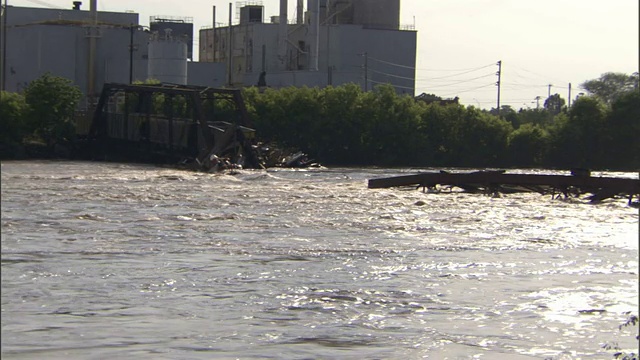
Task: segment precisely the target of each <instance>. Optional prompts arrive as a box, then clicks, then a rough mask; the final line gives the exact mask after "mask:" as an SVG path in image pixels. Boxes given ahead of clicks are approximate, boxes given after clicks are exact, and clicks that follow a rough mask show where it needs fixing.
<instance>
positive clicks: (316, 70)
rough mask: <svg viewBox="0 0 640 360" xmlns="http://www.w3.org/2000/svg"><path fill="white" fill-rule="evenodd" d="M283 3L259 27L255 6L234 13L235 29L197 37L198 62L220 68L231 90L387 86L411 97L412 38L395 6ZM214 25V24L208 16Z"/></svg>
mask: <svg viewBox="0 0 640 360" xmlns="http://www.w3.org/2000/svg"><path fill="white" fill-rule="evenodd" d="M303 3H304V1H303V0H297V11H296V19H295V21H292V22H289V21H287V19H288V17H289V16H288V13H287V8H288V3H287V0H280V14H279V16H272V17H270V20H269V22H265V19H264V17H265V14H264V8H263V6H262V5H259V3H258V4H253V5H245V6H244V7H242V8H240V17H239V23H238V24H237V25H232V26H224V27H218V26H214V27H212V28H209V29H202V30H200V42H199V43H200V53H199V59H200V61H201V62H218V63H225V64H226V65H227V71H228V73H227V76H228V78H227V83H230V84H232V85H233V86H252V85H258V84H260V85H266V86H270V87H275V88H278V87H284V86H292V85H293V86H303V85H306V86H311V87H313V86H319V87H323V86H327V85H340V84H345V83H356V84H361V86H362V88H363V90H370V89H372V87H373V86H375V85H377V84H383V83H385V84H386V83H389V84H392V85H393V86H394V87H395V88H396V90H397V92H398V93H407V94H410V95H413V94H414V91H415V64H416V42H417V33H416V32H415V31H414V29H413V27H411V26H401V25H400V0H307V4H306V8H304V7H303V5H304V4H303ZM213 13H214V21H213V23H214V24H216V19H215V16H216V15H215V14H216V10H215V9H214V12H213Z"/></svg>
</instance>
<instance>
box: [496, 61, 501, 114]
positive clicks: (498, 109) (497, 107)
mask: <svg viewBox="0 0 640 360" xmlns="http://www.w3.org/2000/svg"><path fill="white" fill-rule="evenodd" d="M497 65H498V72H497V73H496V75H498V81H497V82H496V85H497V86H498V104H497V105H496V110H497V111H498V115H500V83H501V80H502V60H499V61H498V64H497Z"/></svg>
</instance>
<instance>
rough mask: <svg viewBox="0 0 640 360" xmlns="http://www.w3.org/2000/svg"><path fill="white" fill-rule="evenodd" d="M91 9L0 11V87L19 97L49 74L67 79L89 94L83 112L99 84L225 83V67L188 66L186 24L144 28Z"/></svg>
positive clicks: (160, 21) (126, 16)
mask: <svg viewBox="0 0 640 360" xmlns="http://www.w3.org/2000/svg"><path fill="white" fill-rule="evenodd" d="M96 3H97V1H96V0H92V1H91V8H90V9H89V10H83V9H81V5H82V3H81V2H79V1H75V2H73V7H71V6H70V7H69V9H48V8H31V7H18V6H8V7H7V8H6V9H4V11H3V13H2V19H1V20H0V24H2V36H0V39H1V40H2V46H1V47H0V48H1V49H2V56H0V59H1V60H0V61H1V62H2V63H1V64H2V66H1V69H2V70H1V71H0V72H1V81H0V83H1V85H2V89H3V90H7V91H21V90H22V89H24V87H25V86H27V84H29V82H31V81H33V80H35V79H37V78H39V77H40V76H42V75H43V74H45V73H51V74H53V75H55V76H61V77H65V78H68V79H70V80H71V81H72V82H73V83H74V84H76V85H77V86H78V87H79V88H80V90H82V92H83V94H85V95H88V96H86V97H85V99H84V101H83V105H84V106H86V105H87V104H89V103H91V102H95V100H96V99H97V97H98V96H99V93H100V91H101V90H102V85H103V84H104V83H125V84H128V83H130V82H131V81H136V80H139V81H144V80H146V79H148V78H153V79H157V80H160V81H162V82H168V83H177V84H182V85H184V84H190V85H200V86H223V85H224V81H225V74H226V73H225V72H226V68H225V66H224V64H216V63H197V62H192V61H188V59H189V58H190V55H189V49H190V48H191V46H192V45H191V43H192V40H191V38H192V35H191V37H189V36H188V31H189V29H190V30H191V33H193V24H189V23H187V22H186V21H183V20H180V19H175V18H169V17H157V18H152V19H151V22H150V25H151V26H150V28H146V27H142V26H140V23H139V19H138V14H136V13H131V12H122V13H121V12H105V11H97V10H96ZM154 20H155V21H154ZM178 25H181V26H178ZM172 26H173V27H175V31H174V30H173V29H172V28H171V27H172Z"/></svg>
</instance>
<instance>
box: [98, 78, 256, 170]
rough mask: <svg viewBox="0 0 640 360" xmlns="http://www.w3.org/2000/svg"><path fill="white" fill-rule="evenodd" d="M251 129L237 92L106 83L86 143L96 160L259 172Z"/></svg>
mask: <svg viewBox="0 0 640 360" xmlns="http://www.w3.org/2000/svg"><path fill="white" fill-rule="evenodd" d="M250 125H251V124H250V121H249V118H248V116H247V111H246V108H245V104H244V101H243V98H242V94H241V92H240V90H239V89H220V88H208V87H200V86H188V85H173V84H158V85H148V84H144V85H130V84H115V83H107V84H105V85H104V87H103V89H102V94H101V96H100V99H99V100H98V104H97V106H96V109H95V113H94V116H93V121H92V123H91V127H90V130H89V134H88V140H89V142H90V144H91V145H92V149H93V152H94V155H93V157H94V158H96V157H98V158H115V159H119V160H133V161H142V162H155V163H175V162H182V163H195V164H196V165H197V166H198V167H199V168H201V169H205V170H208V168H209V167H211V166H212V164H210V162H211V160H212V159H214V158H225V159H228V160H229V161H230V162H232V163H237V164H239V165H243V166H245V167H250V168H257V167H260V164H259V162H258V159H257V157H256V155H255V153H254V151H253V150H252V146H251V145H252V143H251V140H252V138H253V137H254V135H255V131H254V130H253V129H251V128H250ZM214 155H215V157H214Z"/></svg>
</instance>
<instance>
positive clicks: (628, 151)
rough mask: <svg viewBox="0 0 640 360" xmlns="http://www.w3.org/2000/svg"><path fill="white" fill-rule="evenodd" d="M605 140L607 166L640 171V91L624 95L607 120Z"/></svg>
mask: <svg viewBox="0 0 640 360" xmlns="http://www.w3.org/2000/svg"><path fill="white" fill-rule="evenodd" d="M607 120H608V121H607V125H606V133H605V134H602V135H601V136H603V137H604V138H605V139H604V140H605V141H606V142H605V149H606V154H607V158H606V159H607V164H608V166H612V167H615V168H623V169H633V170H637V169H640V141H639V138H638V137H639V136H640V91H632V92H629V93H627V94H624V95H622V96H621V97H620V98H618V99H617V100H616V101H615V102H613V104H611V112H610V114H609V116H608V119H607Z"/></svg>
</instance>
